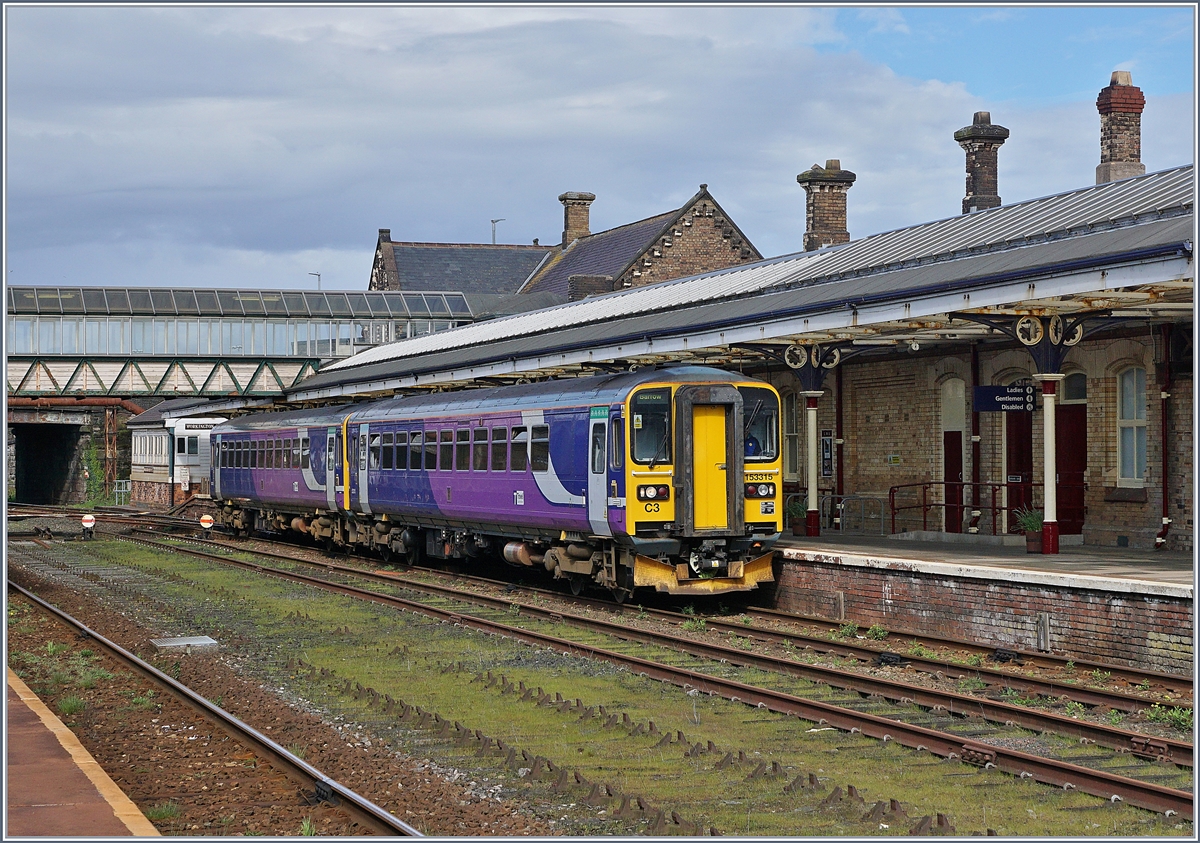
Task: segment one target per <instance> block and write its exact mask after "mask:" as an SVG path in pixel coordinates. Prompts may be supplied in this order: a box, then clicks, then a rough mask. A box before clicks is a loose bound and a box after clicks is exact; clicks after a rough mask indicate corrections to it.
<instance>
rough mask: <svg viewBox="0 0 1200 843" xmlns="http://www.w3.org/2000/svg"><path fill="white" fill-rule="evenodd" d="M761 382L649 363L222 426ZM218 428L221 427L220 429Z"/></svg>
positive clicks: (602, 400) (562, 402)
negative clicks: (653, 386)
mask: <svg viewBox="0 0 1200 843" xmlns="http://www.w3.org/2000/svg"><path fill="white" fill-rule="evenodd" d="M694 381H700V382H707V383H746V382H752V383H762V384H763V385H764V386H768V384H766V383H765V382H762V381H760V380H759V379H758V378H754V377H750V376H749V375H742V374H739V373H736V372H727V371H725V370H724V369H717V368H713V367H711V366H672V367H668V368H661V369H660V368H645V369H638V370H637V371H634V372H619V373H614V374H600V375H592V376H589V377H583V378H563V379H560V380H550V381H539V382H537V383H525V384H513V385H509V386H494V387H485V388H482V389H464V390H458V391H455V392H438V393H430V394H426V395H409V396H404V397H399V398H385V399H382V400H379V401H371V402H360V403H358V404H343V405H339V406H336V407H325V408H320V409H313V410H291V411H288V412H283V413H256V414H254V415H250V416H243V417H242V418H240V419H237V420H236V421H232V422H229V423H228V424H224V425H221V430H255V429H264V428H271V427H279V426H286V427H320V426H324V425H329V424H340V423H341V421H342V420H343V419H344V418H345V417H346V416H347V415H351V416H352V418H351V420H352V421H356V420H359V419H361V420H370V419H379V418H388V417H400V416H409V415H412V414H419V415H425V414H430V415H432V414H438V413H457V412H469V411H473V410H497V409H506V408H511V409H519V408H520V407H521V405H525V404H529V403H531V402H536V403H537V405H538V406H539V407H543V408H547V407H573V406H578V405H581V404H583V405H586V404H608V403H615V402H620V401H624V400H625V398H626V397H627V396H628V395H629V393H630V392H631V391H632V390H634V389H635V388H637V387H638V386H641V385H642V384H647V383H685V382H694ZM218 432H219V431H218Z"/></svg>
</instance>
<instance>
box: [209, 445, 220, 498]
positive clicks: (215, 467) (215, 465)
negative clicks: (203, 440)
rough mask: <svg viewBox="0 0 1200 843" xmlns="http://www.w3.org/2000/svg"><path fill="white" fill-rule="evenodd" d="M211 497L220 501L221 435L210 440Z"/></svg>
mask: <svg viewBox="0 0 1200 843" xmlns="http://www.w3.org/2000/svg"><path fill="white" fill-rule="evenodd" d="M211 470H212V496H213V497H214V498H216V499H217V500H221V434H219V433H218V434H217V435H216V436H214V437H213V438H212V469H211Z"/></svg>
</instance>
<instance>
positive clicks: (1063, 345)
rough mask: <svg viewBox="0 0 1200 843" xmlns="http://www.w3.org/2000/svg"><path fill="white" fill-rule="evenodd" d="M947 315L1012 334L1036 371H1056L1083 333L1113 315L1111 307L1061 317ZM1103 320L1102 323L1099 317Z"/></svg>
mask: <svg viewBox="0 0 1200 843" xmlns="http://www.w3.org/2000/svg"><path fill="white" fill-rule="evenodd" d="M948 316H949V317H950V319H952V320H953V319H962V320H963V321H964V322H974V323H976V324H978V325H987V326H988V327H989V328H992V329H993V330H996V331H999V332H1000V333H1002V334H1005V335H1006V336H1009V337H1012V338H1013V339H1014V340H1016V341H1017V342H1019V343H1021V345H1023V346H1025V350H1026V351H1028V352H1029V354H1030V356H1032V357H1033V363H1034V367H1035V369H1036V371H1037V373H1038V374H1042V375H1057V374H1060V372H1061V369H1062V364H1063V360H1065V359H1066V356H1067V353H1068V352H1069V351H1070V350H1071V349H1072V348H1074V347H1075V346H1077V345H1079V343H1080V342H1081V341H1082V340H1083V338H1084V337H1086V336H1088V335H1089V334H1092V333H1095V332H1096V331H1098V330H1099V329H1100V328H1101V327H1103V325H1104V324H1108V323H1110V322H1111V321H1112V319H1113V318H1114V317H1113V316H1112V311H1111V310H1098V311H1091V312H1089V313H1085V314H1082V315H1080V316H1071V317H1067V318H1065V319H1064V318H1063V317H1062V316H1060V315H1058V314H1057V313H1056V314H1054V315H1053V316H983V315H981V314H977V313H950V314H948ZM1102 319H1103V320H1104V322H1103V323H1102V322H1101V320H1102Z"/></svg>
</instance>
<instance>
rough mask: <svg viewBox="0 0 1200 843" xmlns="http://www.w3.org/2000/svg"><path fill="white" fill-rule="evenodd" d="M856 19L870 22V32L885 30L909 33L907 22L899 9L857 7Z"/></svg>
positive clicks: (884, 31) (883, 31) (882, 31)
mask: <svg viewBox="0 0 1200 843" xmlns="http://www.w3.org/2000/svg"><path fill="white" fill-rule="evenodd" d="M858 19H859V20H861V21H865V22H867V23H869V24H871V29H870V32H871V33H872V34H877V33H886V32H898V33H900V34H901V35H908V34H909V28H908V24H907V23H906V22H905V20H904V15H903V14H902V13H901V12H900V10H899V9H882V8H874V9H859V10H858Z"/></svg>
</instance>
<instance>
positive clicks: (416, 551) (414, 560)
mask: <svg viewBox="0 0 1200 843" xmlns="http://www.w3.org/2000/svg"><path fill="white" fill-rule="evenodd" d="M419 538H424V537H423V536H420V537H419ZM424 550H425V548H424V547H422V545H421V542H419V541H418V542H417V543H416V544H414V545H413V546H412V547H410V548H407V549H406V550H405V551H404V564H406V565H420V564H421V560H422V559H423V558H424V557H425V553H424Z"/></svg>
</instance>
